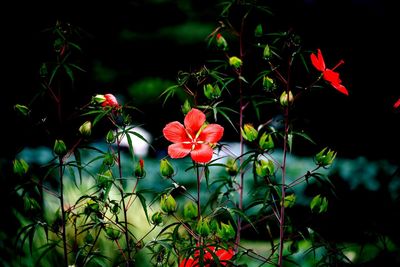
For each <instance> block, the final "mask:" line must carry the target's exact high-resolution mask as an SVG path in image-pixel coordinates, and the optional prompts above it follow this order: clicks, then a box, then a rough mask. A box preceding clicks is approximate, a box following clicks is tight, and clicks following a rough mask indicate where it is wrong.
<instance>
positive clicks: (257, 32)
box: [254, 24, 263, 37]
mask: <svg viewBox="0 0 400 267" xmlns="http://www.w3.org/2000/svg"><path fill="white" fill-rule="evenodd" d="M262 35H263V28H262V25H261V24H258V25H257V26H256V28H255V29H254V36H255V37H261V36H262Z"/></svg>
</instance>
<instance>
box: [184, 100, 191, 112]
mask: <svg viewBox="0 0 400 267" xmlns="http://www.w3.org/2000/svg"><path fill="white" fill-rule="evenodd" d="M191 109H192V107H191V106H190V103H189V100H187V99H186V100H185V102H184V103H183V105H182V113H183V115H186V114H187V113H188V112H189V111H190V110H191Z"/></svg>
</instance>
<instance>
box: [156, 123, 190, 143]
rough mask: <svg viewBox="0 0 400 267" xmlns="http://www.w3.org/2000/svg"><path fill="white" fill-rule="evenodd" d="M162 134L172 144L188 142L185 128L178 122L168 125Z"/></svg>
mask: <svg viewBox="0 0 400 267" xmlns="http://www.w3.org/2000/svg"><path fill="white" fill-rule="evenodd" d="M163 134H164V137H165V139H167V140H168V141H170V142H173V143H182V142H184V141H190V139H189V137H188V136H187V133H186V130H185V127H183V125H182V124H181V123H180V122H178V121H173V122H170V123H168V124H167V125H166V126H165V127H164V129H163Z"/></svg>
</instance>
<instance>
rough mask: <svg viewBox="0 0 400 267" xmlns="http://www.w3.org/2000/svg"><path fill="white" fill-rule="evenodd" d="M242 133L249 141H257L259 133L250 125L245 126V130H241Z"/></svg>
mask: <svg viewBox="0 0 400 267" xmlns="http://www.w3.org/2000/svg"><path fill="white" fill-rule="evenodd" d="M240 131H241V132H242V136H243V138H244V139H246V140H247V141H250V142H252V141H254V140H256V139H257V136H258V131H257V130H256V129H255V128H254V127H253V125H252V124H250V123H246V124H245V125H244V126H243V129H241V130H240Z"/></svg>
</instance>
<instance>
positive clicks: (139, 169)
mask: <svg viewBox="0 0 400 267" xmlns="http://www.w3.org/2000/svg"><path fill="white" fill-rule="evenodd" d="M145 174H146V172H145V171H144V160H143V159H140V160H139V162H138V163H137V164H136V167H135V177H136V178H143V177H144V176H145Z"/></svg>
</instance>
